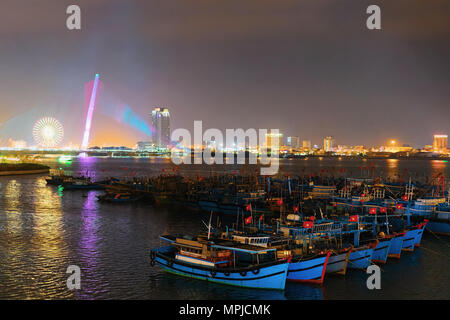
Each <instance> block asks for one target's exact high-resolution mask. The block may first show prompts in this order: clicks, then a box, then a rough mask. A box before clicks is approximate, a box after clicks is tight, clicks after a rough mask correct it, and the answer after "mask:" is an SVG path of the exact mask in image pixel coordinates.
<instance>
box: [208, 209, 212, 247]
mask: <svg viewBox="0 0 450 320" xmlns="http://www.w3.org/2000/svg"><path fill="white" fill-rule="evenodd" d="M212 214H213V212H212V210H211V214H210V216H209V224H208V240H209V237H210V235H211V219H212Z"/></svg>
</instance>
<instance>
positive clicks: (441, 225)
mask: <svg viewBox="0 0 450 320" xmlns="http://www.w3.org/2000/svg"><path fill="white" fill-rule="evenodd" d="M426 229H427V230H428V231H430V232H433V233H437V234H442V235H447V236H448V235H450V223H449V222H440V221H430V222H428V223H427V227H426Z"/></svg>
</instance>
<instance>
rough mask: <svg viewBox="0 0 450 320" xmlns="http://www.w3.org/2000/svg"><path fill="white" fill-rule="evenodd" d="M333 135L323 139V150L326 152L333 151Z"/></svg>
mask: <svg viewBox="0 0 450 320" xmlns="http://www.w3.org/2000/svg"><path fill="white" fill-rule="evenodd" d="M333 142H334V141H333V137H331V136H330V137H326V138H325V139H323V150H324V151H325V152H331V151H333Z"/></svg>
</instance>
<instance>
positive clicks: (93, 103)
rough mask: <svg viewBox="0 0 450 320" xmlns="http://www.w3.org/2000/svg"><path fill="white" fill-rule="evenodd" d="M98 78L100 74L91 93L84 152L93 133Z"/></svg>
mask: <svg viewBox="0 0 450 320" xmlns="http://www.w3.org/2000/svg"><path fill="white" fill-rule="evenodd" d="M98 78H99V75H98V73H96V74H95V80H94V86H93V88H92V93H91V100H90V101H89V109H88V112H87V117H86V124H85V126H84V134H83V141H82V143H81V149H82V150H86V149H87V148H88V146H89V134H90V132H91V123H92V116H93V114H94V108H95V99H96V97H97V87H98Z"/></svg>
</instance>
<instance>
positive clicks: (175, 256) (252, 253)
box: [151, 235, 288, 290]
mask: <svg viewBox="0 0 450 320" xmlns="http://www.w3.org/2000/svg"><path fill="white" fill-rule="evenodd" d="M161 239H163V240H166V241H168V242H169V243H170V245H168V246H164V247H160V248H156V249H153V250H152V251H151V264H152V265H155V264H157V265H158V266H160V267H161V268H163V269H164V270H165V271H167V272H170V273H173V274H176V275H180V276H184V277H189V278H194V279H199V280H204V281H208V282H215V283H220V284H226V285H231V286H237V287H246V288H256V289H277V290H284V288H285V283H286V276H287V271H288V262H287V261H286V260H282V259H277V258H276V255H275V252H276V249H270V248H264V247H261V246H253V245H248V244H241V243H237V242H235V241H230V240H223V239H214V240H211V239H207V238H202V237H197V238H187V237H177V236H170V235H165V236H161Z"/></svg>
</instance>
